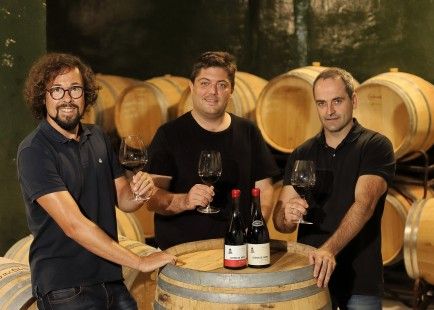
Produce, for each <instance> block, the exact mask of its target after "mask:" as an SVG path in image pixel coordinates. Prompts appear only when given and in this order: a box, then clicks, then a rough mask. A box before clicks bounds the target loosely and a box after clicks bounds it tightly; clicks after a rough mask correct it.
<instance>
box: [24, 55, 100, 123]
mask: <svg viewBox="0 0 434 310" xmlns="http://www.w3.org/2000/svg"><path fill="white" fill-rule="evenodd" d="M73 68H78V70H80V73H81V76H82V78H83V88H84V102H85V109H86V108H87V107H88V106H91V105H94V104H95V103H96V99H97V97H98V90H99V87H98V86H97V84H96V81H95V74H94V73H93V71H92V69H91V68H90V67H89V66H87V65H86V64H84V63H83V62H82V61H81V60H80V58H78V57H77V56H74V55H70V54H63V53H48V54H45V55H43V56H42V57H41V58H39V59H38V60H36V61H35V62H34V63H33V65H32V67H31V68H30V71H29V74H28V76H27V79H26V82H25V85H24V90H23V95H24V100H25V102H26V104H27V105H28V106H29V107H30V110H31V111H32V114H33V116H34V117H35V118H36V119H38V120H41V119H43V118H44V117H45V116H46V114H47V108H46V106H45V95H46V90H47V85H48V84H49V83H51V82H52V81H53V80H54V79H55V78H56V77H57V76H58V75H59V74H62V73H64V72H67V71H69V70H70V69H73Z"/></svg>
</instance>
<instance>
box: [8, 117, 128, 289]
mask: <svg viewBox="0 0 434 310" xmlns="http://www.w3.org/2000/svg"><path fill="white" fill-rule="evenodd" d="M80 131H81V132H80V141H79V142H77V141H75V140H71V139H68V138H66V137H65V136H63V135H62V134H60V133H59V132H58V131H57V130H55V129H54V128H53V127H52V126H51V125H50V124H49V123H48V122H47V121H45V120H44V121H42V122H41V123H40V124H39V126H38V127H37V128H36V129H35V130H34V131H33V132H32V133H31V134H30V135H28V136H27V137H26V138H25V139H24V140H23V141H22V142H21V144H20V145H19V147H18V154H17V165H18V176H19V181H20V185H21V190H22V194H23V198H24V202H25V205H26V216H27V222H28V225H29V229H30V231H31V233H32V235H33V236H34V241H33V242H32V244H31V246H30V255H29V260H30V268H31V273H32V286H33V289H34V292H35V290H37V291H38V292H39V294H46V293H48V292H49V291H51V290H55V289H61V288H67V287H75V286H79V285H89V284H94V283H98V282H105V281H115V280H120V279H122V272H121V267H120V266H119V265H117V264H114V263H111V262H108V261H106V260H105V259H102V258H100V257H98V256H96V255H94V254H92V253H91V252H89V251H88V250H86V249H85V248H83V247H82V246H81V245H79V244H78V243H76V242H75V241H74V240H72V239H70V238H69V237H67V236H66V235H65V233H64V232H63V231H62V230H61V229H60V228H59V226H58V225H57V224H56V223H55V222H54V220H53V219H52V218H51V217H50V216H49V215H48V214H47V212H46V211H45V210H44V209H43V208H42V207H41V206H40V205H39V204H38V203H37V201H36V199H38V198H39V197H41V196H43V195H46V194H49V193H53V192H58V191H68V192H69V193H70V194H71V196H72V197H73V198H74V200H75V202H76V203H77V205H78V207H79V208H80V210H81V212H82V213H83V214H84V216H86V217H87V218H88V219H89V220H91V221H92V222H94V223H96V224H97V225H98V226H99V227H100V228H101V229H102V230H103V231H104V232H106V233H107V234H108V235H109V236H110V237H111V238H113V239H114V240H117V230H116V215H115V205H116V190H115V185H114V179H116V178H118V177H120V176H121V175H122V174H123V170H122V168H121V167H120V165H119V162H118V160H117V158H116V157H115V156H114V152H113V149H112V147H111V145H110V142H109V140H108V138H107V137H106V136H105V135H104V134H103V133H102V131H101V130H100V129H99V128H98V127H97V126H93V125H81V129H80Z"/></svg>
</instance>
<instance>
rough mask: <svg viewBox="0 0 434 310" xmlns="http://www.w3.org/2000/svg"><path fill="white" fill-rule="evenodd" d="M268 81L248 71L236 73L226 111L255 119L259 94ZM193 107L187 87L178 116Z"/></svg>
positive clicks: (180, 103) (179, 106)
mask: <svg viewBox="0 0 434 310" xmlns="http://www.w3.org/2000/svg"><path fill="white" fill-rule="evenodd" d="M266 84H267V81H266V80H264V79H263V78H261V77H258V76H256V75H253V74H250V73H247V72H239V71H238V72H236V73H235V88H234V92H233V93H232V97H231V99H230V100H229V103H228V106H227V107H226V111H228V112H231V113H233V114H235V115H237V116H240V117H244V118H248V119H250V120H252V121H255V108H256V102H257V99H258V97H259V94H260V93H261V91H262V90H263V88H264V87H265V85H266ZM192 107H193V102H192V99H191V93H190V88H187V89H186V90H185V91H184V93H183V94H182V97H181V99H180V101H179V104H178V116H181V115H182V114H184V113H186V112H188V111H190V110H191V109H192Z"/></svg>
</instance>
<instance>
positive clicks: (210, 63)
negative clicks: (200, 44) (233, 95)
mask: <svg viewBox="0 0 434 310" xmlns="http://www.w3.org/2000/svg"><path fill="white" fill-rule="evenodd" d="M210 67H220V68H223V69H224V70H225V71H226V72H227V73H228V77H229V81H230V82H231V88H232V90H234V87H235V72H236V71H237V65H236V63H235V57H234V56H232V55H231V54H229V53H227V52H205V53H203V54H202V55H200V56H199V58H198V59H197V60H196V62H195V63H194V65H193V69H192V71H191V75H190V80H191V82H192V83H194V80H195V79H196V77H197V75H198V74H199V71H200V70H201V69H203V68H205V69H206V68H210Z"/></svg>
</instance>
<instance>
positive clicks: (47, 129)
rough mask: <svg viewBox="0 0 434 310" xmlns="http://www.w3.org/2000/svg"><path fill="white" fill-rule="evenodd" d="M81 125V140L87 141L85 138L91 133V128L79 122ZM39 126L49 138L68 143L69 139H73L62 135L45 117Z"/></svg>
mask: <svg viewBox="0 0 434 310" xmlns="http://www.w3.org/2000/svg"><path fill="white" fill-rule="evenodd" d="M79 126H80V129H79V131H80V132H81V134H80V136H81V139H80V141H85V140H87V136H89V135H90V134H91V131H90V130H89V128H88V127H87V126H83V125H82V124H81V123H80V124H79ZM39 128H40V129H41V130H42V132H44V133H45V134H46V135H47V136H48V137H49V138H51V139H53V140H55V141H57V142H59V143H67V142H68V141H70V140H71V139H68V138H67V137H65V136H64V135H62V134H61V133H60V132H58V131H57V130H56V129H54V127H53V126H51V125H50V123H48V122H47V120H46V119H44V120H42V121H41V123H40V124H39Z"/></svg>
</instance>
